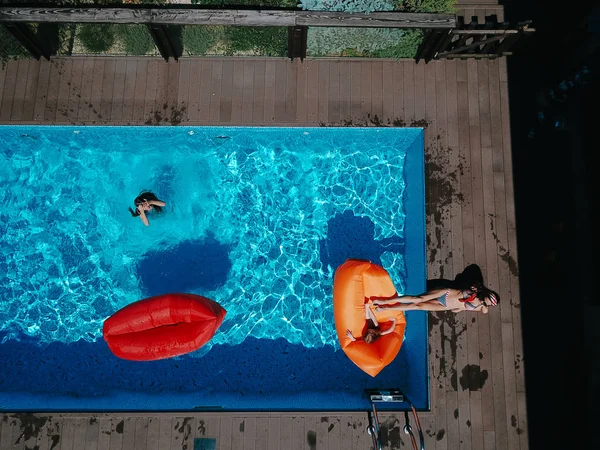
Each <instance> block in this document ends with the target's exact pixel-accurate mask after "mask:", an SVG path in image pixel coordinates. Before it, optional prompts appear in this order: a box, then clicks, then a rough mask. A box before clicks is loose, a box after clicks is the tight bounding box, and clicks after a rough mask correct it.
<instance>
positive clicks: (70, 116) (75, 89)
mask: <svg viewBox="0 0 600 450" xmlns="http://www.w3.org/2000/svg"><path fill="white" fill-rule="evenodd" d="M83 62H84V59H80V58H73V66H72V68H71V76H70V79H69V81H68V83H67V85H68V86H69V99H68V101H67V111H66V113H67V116H66V119H67V121H68V122H69V123H71V124H74V123H76V122H77V115H78V114H79V102H80V101H81V80H82V78H83Z"/></svg>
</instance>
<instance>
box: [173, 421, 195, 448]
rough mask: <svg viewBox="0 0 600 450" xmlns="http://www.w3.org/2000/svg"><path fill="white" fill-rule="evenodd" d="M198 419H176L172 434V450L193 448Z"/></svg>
mask: <svg viewBox="0 0 600 450" xmlns="http://www.w3.org/2000/svg"><path fill="white" fill-rule="evenodd" d="M196 421H197V419H196V418H195V417H191V416H181V417H175V419H174V420H173V431H172V434H171V448H182V449H183V448H193V447H194V437H195V436H196V430H197V423H196Z"/></svg>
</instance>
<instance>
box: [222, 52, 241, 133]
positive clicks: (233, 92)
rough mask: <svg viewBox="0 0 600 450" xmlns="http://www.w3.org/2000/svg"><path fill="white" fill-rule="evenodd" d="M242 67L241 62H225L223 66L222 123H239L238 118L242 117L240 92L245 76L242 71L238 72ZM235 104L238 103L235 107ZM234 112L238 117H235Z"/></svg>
mask: <svg viewBox="0 0 600 450" xmlns="http://www.w3.org/2000/svg"><path fill="white" fill-rule="evenodd" d="M240 67H241V61H235V62H234V61H231V60H225V61H223V64H222V71H223V77H222V79H221V85H220V86H219V91H220V92H221V95H220V98H221V106H220V111H219V120H220V121H221V122H227V123H229V122H231V121H232V120H234V121H237V122H239V118H238V117H237V116H241V111H239V109H240V108H239V106H240V105H241V99H240V97H239V96H240V92H241V84H242V82H241V80H240V78H241V77H242V76H243V74H242V73H241V71H239V70H237V69H239V68H240ZM233 102H236V104H235V105H234V103H233ZM234 110H236V111H235V114H236V116H234Z"/></svg>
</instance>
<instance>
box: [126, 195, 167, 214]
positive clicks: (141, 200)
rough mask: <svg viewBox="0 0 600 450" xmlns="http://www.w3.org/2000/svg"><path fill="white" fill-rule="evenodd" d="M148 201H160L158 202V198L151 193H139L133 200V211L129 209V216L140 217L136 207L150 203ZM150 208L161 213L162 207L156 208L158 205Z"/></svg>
mask: <svg viewBox="0 0 600 450" xmlns="http://www.w3.org/2000/svg"><path fill="white" fill-rule="evenodd" d="M150 200H156V201H160V200H158V197H157V196H156V195H154V194H153V193H152V192H151V191H142V192H140V195H138V196H137V197H136V198H135V200H133V204H134V205H135V211H134V210H133V209H131V206H130V207H129V212H130V213H131V215H132V216H133V217H137V216H139V215H140V212H139V211H138V210H137V207H138V206H139V205H141V204H142V203H144V202H147V201H150ZM152 208H153V209H155V210H156V212H159V213H160V212H162V206H158V205H152Z"/></svg>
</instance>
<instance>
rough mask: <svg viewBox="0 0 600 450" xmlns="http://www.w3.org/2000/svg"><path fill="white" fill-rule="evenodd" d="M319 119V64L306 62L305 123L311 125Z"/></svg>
mask: <svg viewBox="0 0 600 450" xmlns="http://www.w3.org/2000/svg"><path fill="white" fill-rule="evenodd" d="M318 117H319V63H318V61H306V121H307V122H309V123H311V124H313V123H316V122H317V121H318Z"/></svg>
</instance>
